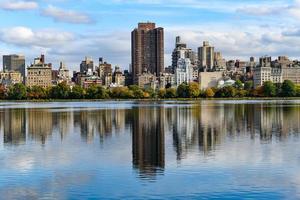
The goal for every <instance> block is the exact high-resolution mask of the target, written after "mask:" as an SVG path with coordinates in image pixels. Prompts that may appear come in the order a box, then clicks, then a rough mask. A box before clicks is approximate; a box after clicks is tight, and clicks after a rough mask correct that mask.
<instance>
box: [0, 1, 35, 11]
mask: <svg viewBox="0 0 300 200" xmlns="http://www.w3.org/2000/svg"><path fill="white" fill-rule="evenodd" d="M0 8H2V9H4V10H9V11H16V10H33V9H37V8H38V4H37V3H36V2H34V1H5V2H2V3H0Z"/></svg>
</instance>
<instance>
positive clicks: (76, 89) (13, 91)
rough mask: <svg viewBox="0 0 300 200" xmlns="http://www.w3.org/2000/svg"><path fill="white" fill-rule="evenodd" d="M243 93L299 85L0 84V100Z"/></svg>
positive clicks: (270, 93) (297, 92) (267, 93)
mask: <svg viewBox="0 0 300 200" xmlns="http://www.w3.org/2000/svg"><path fill="white" fill-rule="evenodd" d="M244 97H250V98H251V97H254V98H259V97H300V86H298V85H295V84H294V83H293V82H292V81H289V80H286V81H284V82H283V83H282V84H274V83H272V82H270V81H267V82H265V83H264V84H263V86H261V87H257V88H255V89H254V88H253V82H252V81H247V82H245V83H242V82H241V81H239V80H238V81H236V83H235V84H234V85H232V86H225V87H222V88H207V89H206V90H201V89H200V86H199V84H198V83H189V84H187V83H182V84H181V85H179V86H178V87H177V88H172V87H166V88H162V89H159V90H154V89H152V88H148V89H142V88H140V87H138V86H136V85H131V86H128V87H116V88H110V89H107V88H104V87H102V86H98V85H91V86H90V87H89V88H87V89H84V88H82V87H81V86H79V85H75V86H73V87H70V86H68V85H67V84H66V83H60V84H58V85H57V86H53V87H50V88H47V89H44V88H42V87H39V86H34V87H26V86H25V85H23V84H15V85H13V86H10V87H9V88H5V87H4V86H2V85H0V99H2V100H49V99H174V98H182V99H189V98H194V99H195V98H244Z"/></svg>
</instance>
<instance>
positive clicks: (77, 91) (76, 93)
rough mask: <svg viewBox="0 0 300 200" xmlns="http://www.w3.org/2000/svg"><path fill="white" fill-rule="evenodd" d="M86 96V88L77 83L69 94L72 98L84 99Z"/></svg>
mask: <svg viewBox="0 0 300 200" xmlns="http://www.w3.org/2000/svg"><path fill="white" fill-rule="evenodd" d="M84 96H85V90H84V89H83V88H82V87H81V86H80V85H75V86H74V87H73V88H72V90H71V92H70V94H69V97H70V98H71V99H83V98H84Z"/></svg>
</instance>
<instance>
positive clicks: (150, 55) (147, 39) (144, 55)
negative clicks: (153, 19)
mask: <svg viewBox="0 0 300 200" xmlns="http://www.w3.org/2000/svg"><path fill="white" fill-rule="evenodd" d="M131 56H132V59H131V64H132V69H131V71H132V74H133V80H135V79H136V78H137V75H138V74H141V73H142V72H143V71H144V70H147V71H150V72H151V73H152V74H155V75H157V76H158V75H159V74H160V73H161V72H163V70H164V29H163V28H161V27H159V28H156V27H155V23H150V22H147V23H139V24H138V28H136V29H134V30H133V31H132V33H131Z"/></svg>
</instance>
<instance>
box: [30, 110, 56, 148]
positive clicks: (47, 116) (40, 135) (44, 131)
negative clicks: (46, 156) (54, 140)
mask: <svg viewBox="0 0 300 200" xmlns="http://www.w3.org/2000/svg"><path fill="white" fill-rule="evenodd" d="M26 113H27V121H28V136H29V137H30V138H31V139H33V140H35V141H39V142H41V143H42V144H45V143H46V141H47V139H48V137H49V136H51V135H52V132H53V120H52V119H53V118H52V116H53V112H51V110H48V109H27V110H26Z"/></svg>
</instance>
